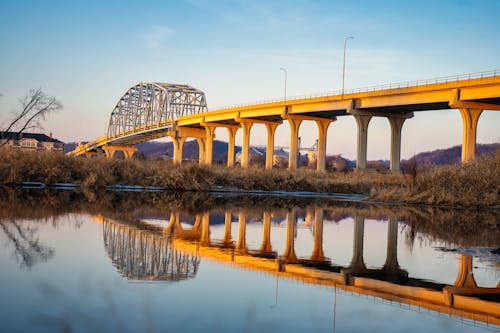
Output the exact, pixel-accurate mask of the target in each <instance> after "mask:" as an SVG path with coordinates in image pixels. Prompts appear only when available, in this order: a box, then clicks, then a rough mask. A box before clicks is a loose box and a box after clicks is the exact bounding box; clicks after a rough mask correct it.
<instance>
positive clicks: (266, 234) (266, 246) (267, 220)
mask: <svg viewBox="0 0 500 333" xmlns="http://www.w3.org/2000/svg"><path fill="white" fill-rule="evenodd" d="M260 252H264V253H269V252H271V212H264V216H263V218H262V244H261V245H260Z"/></svg>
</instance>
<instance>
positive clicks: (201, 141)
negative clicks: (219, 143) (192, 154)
mask: <svg viewBox="0 0 500 333" xmlns="http://www.w3.org/2000/svg"><path fill="white" fill-rule="evenodd" d="M196 142H198V163H199V164H203V163H205V146H206V142H207V139H205V138H196Z"/></svg>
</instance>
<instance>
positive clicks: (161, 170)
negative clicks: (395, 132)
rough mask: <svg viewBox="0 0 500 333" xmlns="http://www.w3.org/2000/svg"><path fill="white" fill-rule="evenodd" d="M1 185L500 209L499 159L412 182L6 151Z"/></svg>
mask: <svg viewBox="0 0 500 333" xmlns="http://www.w3.org/2000/svg"><path fill="white" fill-rule="evenodd" d="M0 154H2V159H0V184H19V183H21V182H23V181H33V182H42V183H49V184H50V183H57V182H68V183H76V184H78V185H80V188H81V189H82V191H84V192H85V193H86V196H87V197H88V198H92V197H93V198H94V199H95V198H96V195H95V194H96V193H95V192H96V191H99V190H100V189H103V188H104V187H105V186H106V185H114V184H128V185H143V186H161V187H164V188H167V189H172V190H187V191H209V190H211V189H214V188H216V187H217V186H222V187H225V188H237V189H245V190H281V191H311V192H330V193H331V192H337V193H360V194H370V195H371V198H372V199H373V200H377V201H386V202H387V201H389V202H390V201H392V202H406V203H419V204H431V205H455V206H470V207H472V206H475V207H492V206H497V207H498V206H500V202H499V194H500V193H499V189H500V153H497V154H496V155H494V156H493V157H489V158H483V159H480V160H478V161H475V162H471V163H466V164H463V165H453V166H446V167H429V168H426V169H425V170H423V171H420V172H419V173H417V169H416V167H415V172H414V173H411V174H410V175H409V176H405V175H392V174H373V173H368V172H351V173H320V172H316V171H311V170H304V169H301V170H297V171H288V170H282V169H279V170H263V169H261V168H249V169H240V168H234V169H228V168H225V167H207V166H203V165H197V164H186V165H181V166H176V165H172V164H171V163H169V162H167V161H142V160H130V161H125V160H117V159H105V158H94V159H87V158H82V157H67V156H64V155H61V154H53V153H40V152H38V153H35V152H22V151H18V150H7V149H4V150H2V151H1V152H0Z"/></svg>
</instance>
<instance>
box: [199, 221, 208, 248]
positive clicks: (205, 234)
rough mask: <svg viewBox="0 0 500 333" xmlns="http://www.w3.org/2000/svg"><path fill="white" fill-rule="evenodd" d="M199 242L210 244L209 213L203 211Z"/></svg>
mask: <svg viewBox="0 0 500 333" xmlns="http://www.w3.org/2000/svg"><path fill="white" fill-rule="evenodd" d="M200 241H201V243H202V244H203V245H210V213H203V215H202V216H201V239H200Z"/></svg>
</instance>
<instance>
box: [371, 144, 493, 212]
mask: <svg viewBox="0 0 500 333" xmlns="http://www.w3.org/2000/svg"><path fill="white" fill-rule="evenodd" d="M371 198H372V199H374V200H381V201H393V202H406V203H419V204H431V205H453V206H469V207H497V208H498V207H500V200H499V198H500V152H497V153H496V154H495V155H493V156H489V157H486V158H482V159H478V160H476V161H473V162H470V163H465V164H460V165H451V166H441V167H429V168H427V169H426V170H424V171H423V172H421V173H420V174H417V175H415V176H413V177H411V179H409V181H405V182H403V183H402V184H401V185H400V186H393V187H374V188H372V190H371Z"/></svg>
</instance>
